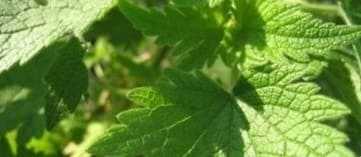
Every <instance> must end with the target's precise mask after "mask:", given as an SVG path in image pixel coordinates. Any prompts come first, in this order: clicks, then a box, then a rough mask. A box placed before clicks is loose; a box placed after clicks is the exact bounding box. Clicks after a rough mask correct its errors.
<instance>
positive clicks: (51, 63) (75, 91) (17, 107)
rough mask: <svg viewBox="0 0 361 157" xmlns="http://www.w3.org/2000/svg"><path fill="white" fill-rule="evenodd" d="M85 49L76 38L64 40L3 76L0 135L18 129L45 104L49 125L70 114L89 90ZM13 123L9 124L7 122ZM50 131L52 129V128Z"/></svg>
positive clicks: (0, 89) (0, 92)
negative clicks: (83, 54)
mask: <svg viewBox="0 0 361 157" xmlns="http://www.w3.org/2000/svg"><path fill="white" fill-rule="evenodd" d="M83 52H84V50H83V48H82V47H81V45H80V42H79V41H78V40H77V39H75V38H64V39H62V40H59V41H57V42H55V43H53V44H52V45H50V46H49V47H47V48H45V49H43V50H42V51H41V52H40V53H39V54H40V55H38V56H37V57H35V58H34V59H33V60H31V61H30V62H28V63H27V64H25V65H23V66H17V67H14V68H12V69H11V70H9V71H6V72H4V73H3V74H1V75H0V123H1V124H7V125H0V135H1V134H3V133H5V132H7V131H9V130H11V129H14V128H16V127H17V126H18V125H19V124H21V123H22V122H24V121H26V120H28V119H29V118H31V117H32V116H33V115H35V114H36V113H37V112H39V109H40V108H42V107H44V106H45V105H46V115H47V120H48V126H54V125H55V123H56V121H57V120H59V116H60V115H63V112H64V111H63V110H58V108H59V106H64V107H65V108H66V110H65V111H67V112H71V111H73V110H74V109H75V107H76V105H77V104H78V103H79V101H80V98H81V96H82V95H83V94H84V92H85V90H86V89H87V81H88V78H87V77H88V76H87V71H86V69H85V66H84V64H83V63H82V60H81V59H82V53H83ZM10 121H11V122H12V123H8V122H10ZM49 128H51V127H49Z"/></svg>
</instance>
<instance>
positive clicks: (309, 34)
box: [223, 0, 361, 64]
mask: <svg viewBox="0 0 361 157" xmlns="http://www.w3.org/2000/svg"><path fill="white" fill-rule="evenodd" d="M239 5H240V6H238V8H240V9H238V10H237V11H236V13H237V14H239V15H242V16H237V17H236V18H235V23H236V27H235V28H233V29H232V30H231V32H232V33H233V36H232V37H231V39H228V44H225V45H226V47H225V48H224V50H223V52H224V59H225V60H226V61H227V63H229V64H232V63H233V64H234V63H244V62H247V64H248V63H249V64H260V63H264V62H268V61H273V62H277V61H280V60H288V59H292V60H295V61H297V62H303V63H308V62H310V61H311V60H312V56H327V55H328V51H329V50H331V49H336V48H339V47H342V46H347V45H349V44H351V43H352V42H354V41H356V40H357V39H358V38H360V37H361V27H359V26H337V25H335V24H332V23H326V22H323V21H321V20H319V19H317V18H315V17H313V16H312V15H311V14H310V13H306V12H305V11H303V10H302V8H301V7H300V6H299V5H297V4H294V3H291V1H285V0H254V1H247V2H245V1H244V2H243V3H239Z"/></svg>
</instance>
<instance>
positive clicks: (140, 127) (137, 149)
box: [90, 71, 246, 157]
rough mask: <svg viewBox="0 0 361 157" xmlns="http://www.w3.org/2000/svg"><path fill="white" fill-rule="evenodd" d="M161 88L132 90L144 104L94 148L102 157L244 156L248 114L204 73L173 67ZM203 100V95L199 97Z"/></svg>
mask: <svg viewBox="0 0 361 157" xmlns="http://www.w3.org/2000/svg"><path fill="white" fill-rule="evenodd" d="M166 75H167V77H168V79H167V80H166V82H163V83H162V85H160V86H159V87H157V88H139V89H136V90H134V91H133V92H131V93H130V94H129V97H130V98H131V99H132V100H134V101H135V102H137V103H140V104H141V105H143V106H145V107H144V108H138V109H133V110H129V111H126V112H123V113H120V114H119V115H118V120H119V122H120V125H118V126H115V127H114V128H112V129H111V130H110V131H109V132H108V133H106V135H105V136H104V137H103V138H102V139H100V140H99V141H98V142H97V143H96V144H95V145H93V146H92V148H91V149H90V152H92V153H94V154H95V155H100V156H136V155H145V156H198V157H199V156H238V157H239V156H243V152H242V150H243V142H242V139H241V130H242V129H244V128H245V127H246V123H245V121H244V116H243V114H242V112H241V110H240V108H239V106H238V105H237V104H236V103H235V102H234V100H233V99H232V98H231V97H230V96H229V95H228V94H227V93H226V92H224V91H223V90H222V89H221V88H219V87H218V86H217V85H216V84H215V83H214V82H212V81H211V80H209V79H208V78H206V77H205V76H204V75H202V74H200V73H197V74H195V75H190V74H185V73H183V72H177V71H168V72H167V74H166ZM200 98H201V99H200Z"/></svg>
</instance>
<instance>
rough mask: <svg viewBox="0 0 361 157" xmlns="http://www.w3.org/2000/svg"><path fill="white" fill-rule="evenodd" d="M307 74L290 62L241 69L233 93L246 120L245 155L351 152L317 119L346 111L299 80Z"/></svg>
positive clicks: (296, 156) (342, 137)
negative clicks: (269, 67)
mask: <svg viewBox="0 0 361 157" xmlns="http://www.w3.org/2000/svg"><path fill="white" fill-rule="evenodd" d="M272 69H274V70H272ZM307 73H308V69H307V67H304V66H295V65H283V66H275V67H272V68H271V69H259V70H250V71H247V72H244V74H245V79H243V80H241V81H240V82H239V84H238V86H237V87H236V88H235V93H236V94H237V95H239V97H240V98H241V100H243V103H241V102H240V104H241V107H242V109H243V111H244V112H245V114H246V117H247V119H248V121H249V124H250V129H249V130H248V131H247V132H245V133H244V134H243V137H244V141H245V144H246V156H267V157H268V156H270V157H271V156H272V157H273V156H286V157H303V156H310V157H311V156H315V157H319V156H324V157H328V156H342V157H347V156H353V154H352V153H351V151H349V150H348V149H347V148H346V147H344V146H343V144H344V143H345V142H346V141H347V140H348V138H347V136H346V135H344V134H342V133H341V132H339V131H337V130H336V129H333V128H330V127H328V126H326V125H323V124H320V123H319V121H323V120H329V119H335V118H338V117H340V116H342V115H345V114H348V113H349V112H350V111H349V110H348V108H347V107H346V106H344V105H343V104H342V103H340V102H338V101H336V100H333V99H331V98H328V97H325V96H323V95H319V94H317V93H318V92H319V90H320V88H319V87H318V86H317V85H315V84H313V83H308V82H304V81H302V77H304V76H306V74H307ZM245 103H246V104H245Z"/></svg>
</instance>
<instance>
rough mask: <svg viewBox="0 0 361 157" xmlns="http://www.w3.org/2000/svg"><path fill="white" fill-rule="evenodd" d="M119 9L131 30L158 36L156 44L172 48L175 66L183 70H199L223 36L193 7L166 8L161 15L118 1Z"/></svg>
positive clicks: (209, 59)
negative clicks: (176, 62) (128, 22)
mask: <svg viewBox="0 0 361 157" xmlns="http://www.w3.org/2000/svg"><path fill="white" fill-rule="evenodd" d="M119 5H120V9H121V11H122V12H123V13H124V15H125V16H126V17H127V18H128V19H129V20H130V21H131V22H132V23H133V25H134V27H136V28H137V29H139V30H141V31H142V32H144V33H145V34H146V35H150V36H158V38H157V41H158V43H159V44H163V45H172V46H175V47H174V54H175V55H176V56H177V57H178V58H177V59H178V64H179V66H180V67H182V68H184V69H187V70H189V69H193V68H202V67H203V65H205V64H206V63H207V62H212V61H213V60H214V58H215V57H216V48H217V47H218V45H219V42H220V41H221V39H222V37H223V31H222V28H221V27H220V26H219V25H218V24H217V21H216V20H215V18H214V17H213V16H206V15H205V13H204V12H202V11H200V10H197V9H194V8H177V7H173V6H168V7H166V8H165V9H164V11H163V12H161V11H157V10H155V9H150V10H145V9H142V8H139V7H137V6H135V5H134V4H131V3H129V2H127V0H120V4H119Z"/></svg>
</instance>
